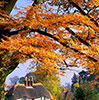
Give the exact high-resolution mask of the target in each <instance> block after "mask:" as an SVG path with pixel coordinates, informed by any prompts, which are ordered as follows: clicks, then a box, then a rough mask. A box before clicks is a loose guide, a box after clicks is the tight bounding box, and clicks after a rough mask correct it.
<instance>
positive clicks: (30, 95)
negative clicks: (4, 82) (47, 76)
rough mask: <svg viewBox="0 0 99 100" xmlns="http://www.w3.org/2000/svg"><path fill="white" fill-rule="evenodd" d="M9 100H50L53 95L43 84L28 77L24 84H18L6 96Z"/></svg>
mask: <svg viewBox="0 0 99 100" xmlns="http://www.w3.org/2000/svg"><path fill="white" fill-rule="evenodd" d="M6 97H7V98H8V99H7V100H50V99H51V98H52V95H51V93H50V92H49V91H48V90H47V89H46V88H45V87H44V86H43V84H41V83H36V84H35V83H34V82H33V78H32V77H26V78H25V82H24V84H16V85H15V86H14V87H12V88H11V89H10V90H9V91H8V92H7V94H6Z"/></svg>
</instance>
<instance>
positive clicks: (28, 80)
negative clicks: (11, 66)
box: [24, 76, 34, 86]
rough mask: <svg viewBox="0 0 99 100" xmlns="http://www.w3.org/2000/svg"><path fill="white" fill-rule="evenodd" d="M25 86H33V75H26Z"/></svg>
mask: <svg viewBox="0 0 99 100" xmlns="http://www.w3.org/2000/svg"><path fill="white" fill-rule="evenodd" d="M24 83H25V86H33V83H34V82H33V77H32V76H28V77H25V82H24Z"/></svg>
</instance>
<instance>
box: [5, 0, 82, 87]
mask: <svg viewBox="0 0 99 100" xmlns="http://www.w3.org/2000/svg"><path fill="white" fill-rule="evenodd" d="M31 4H32V0H17V2H16V6H17V7H19V8H20V7H26V6H28V5H31ZM16 13H17V10H16V9H13V10H12V12H11V15H12V16H14V15H15V14H16ZM31 62H32V61H31V60H30V59H29V60H27V61H26V62H25V63H24V64H21V63H20V64H19V65H18V66H17V68H16V69H15V70H14V71H13V72H12V73H10V74H9V75H8V76H7V78H6V80H5V83H6V84H7V85H13V83H12V82H11V80H10V78H13V77H14V76H17V77H19V78H20V77H24V76H25V75H26V74H27V73H28V72H29V71H30V70H28V67H30V66H31ZM72 69H74V70H77V71H79V72H80V71H81V70H82V68H72ZM74 73H76V74H78V72H76V71H70V70H66V73H65V75H66V76H67V77H63V76H60V78H61V85H62V86H63V85H65V83H70V84H71V78H72V77H73V74H74Z"/></svg>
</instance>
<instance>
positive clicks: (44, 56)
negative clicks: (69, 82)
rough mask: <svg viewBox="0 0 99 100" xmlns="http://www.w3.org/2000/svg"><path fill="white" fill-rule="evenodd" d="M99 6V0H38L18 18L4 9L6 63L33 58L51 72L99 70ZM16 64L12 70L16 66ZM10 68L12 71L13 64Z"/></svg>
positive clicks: (0, 25)
mask: <svg viewBox="0 0 99 100" xmlns="http://www.w3.org/2000/svg"><path fill="white" fill-rule="evenodd" d="M38 1H39V3H38ZM36 4H37V5H36ZM38 4H39V5H38ZM98 5H99V2H98V1H97V0H52V1H51V0H34V2H33V6H29V7H26V8H24V10H23V11H20V12H19V13H18V14H17V16H16V17H15V18H13V17H9V16H8V15H6V13H5V12H4V11H2V10H1V13H0V32H1V35H0V39H1V43H0V49H1V53H5V52H6V53H7V57H6V61H5V62H9V63H10V62H11V61H13V63H14V64H15V62H17V63H19V62H20V61H26V60H27V59H28V58H33V59H34V61H35V62H36V63H38V65H41V66H40V69H44V68H46V70H50V72H51V71H53V70H55V72H56V70H59V69H61V70H62V69H66V68H67V67H68V66H77V67H79V66H85V67H87V68H88V69H89V71H90V73H98V72H99V70H98V69H99V39H98V38H99V16H98V15H99V9H98ZM20 14H21V15H22V16H18V15H20ZM56 51H57V52H56ZM68 59H69V60H71V63H69V64H68V63H67V61H68ZM1 61H2V59H1ZM13 63H12V62H11V63H10V71H11V70H13V69H14V68H15V67H16V66H15V67H13ZM1 68H3V69H2V72H3V71H4V70H5V69H4V67H3V66H1ZM6 69H7V71H8V72H9V67H6ZM40 71H41V70H40ZM58 72H59V71H58ZM58 72H57V74H59V73H58ZM97 78H98V77H97ZM3 82H4V81H3ZM96 83H97V82H96Z"/></svg>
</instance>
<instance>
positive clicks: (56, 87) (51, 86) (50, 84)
mask: <svg viewBox="0 0 99 100" xmlns="http://www.w3.org/2000/svg"><path fill="white" fill-rule="evenodd" d="M37 77H39V78H37V82H41V83H42V84H43V85H44V86H45V88H46V89H47V90H49V91H50V92H51V94H52V96H53V97H55V98H56V100H62V98H63V94H62V89H61V88H60V79H59V77H58V76H56V75H55V74H52V75H46V76H45V77H43V75H37Z"/></svg>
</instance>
